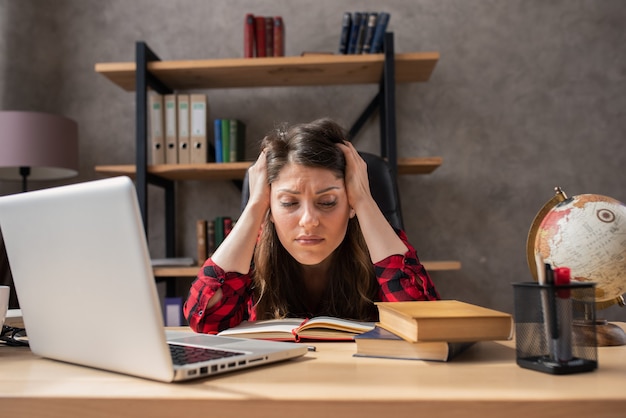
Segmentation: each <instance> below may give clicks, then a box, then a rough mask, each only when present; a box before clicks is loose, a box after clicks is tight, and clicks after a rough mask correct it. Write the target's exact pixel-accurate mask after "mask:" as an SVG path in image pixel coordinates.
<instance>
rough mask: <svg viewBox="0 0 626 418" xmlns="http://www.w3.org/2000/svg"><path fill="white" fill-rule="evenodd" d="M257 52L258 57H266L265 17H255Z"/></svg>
mask: <svg viewBox="0 0 626 418" xmlns="http://www.w3.org/2000/svg"><path fill="white" fill-rule="evenodd" d="M254 34H255V36H256V38H255V41H256V42H255V50H256V56H257V57H265V56H267V55H266V54H265V48H266V46H265V17H263V16H255V17H254Z"/></svg>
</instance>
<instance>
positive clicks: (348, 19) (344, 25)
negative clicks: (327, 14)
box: [339, 12, 352, 54]
mask: <svg viewBox="0 0 626 418" xmlns="http://www.w3.org/2000/svg"><path fill="white" fill-rule="evenodd" d="M351 27H352V14H351V13H350V12H345V13H344V14H343V18H342V19H341V37H340V38H339V53H340V54H347V53H348V43H349V41H350V28H351Z"/></svg>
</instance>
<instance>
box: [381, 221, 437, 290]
mask: <svg viewBox="0 0 626 418" xmlns="http://www.w3.org/2000/svg"><path fill="white" fill-rule="evenodd" d="M397 232H398V236H399V237H400V238H401V239H402V241H403V242H404V243H405V244H406V246H407V248H408V250H407V252H406V253H404V254H403V255H400V254H396V255H391V256H389V257H387V258H385V259H383V260H381V261H379V262H378V263H376V264H374V271H375V274H376V280H378V284H379V285H380V292H379V298H380V300H381V301H383V302H397V301H407V300H436V299H439V298H440V297H439V293H438V292H437V289H436V288H435V285H434V283H433V281H432V280H431V278H430V276H429V275H428V272H427V271H426V269H425V268H424V266H423V265H422V263H420V261H419V258H418V257H417V252H416V251H415V248H414V247H413V246H412V245H411V244H410V243H409V242H408V240H407V237H406V234H405V233H404V231H397Z"/></svg>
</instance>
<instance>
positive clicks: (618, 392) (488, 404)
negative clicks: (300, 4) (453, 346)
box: [0, 341, 626, 418]
mask: <svg viewBox="0 0 626 418" xmlns="http://www.w3.org/2000/svg"><path fill="white" fill-rule="evenodd" d="M316 346H317V352H311V353H309V354H307V355H306V356H304V357H302V358H300V359H297V360H292V361H288V362H284V363H278V364H274V365H269V366H265V367H260V368H257V369H250V370H248V371H242V372H235V373H232V374H226V375H223V376H216V377H213V378H206V379H201V380H197V381H192V382H189V383H171V384H165V383H158V382H153V381H149V380H143V379H139V378H134V377H129V376H124V375H119V374H114V373H109V372H105V371H99V370H93V369H88V368H84V367H79V366H73V365H68V364H64V363H59V362H55V361H51V360H46V359H41V358H38V357H35V356H33V355H32V354H31V353H30V351H29V350H28V349H27V348H26V349H24V348H12V347H3V346H0V412H1V413H2V416H3V417H13V416H28V417H31V416H45V417H72V416H79V417H133V416H147V417H151V418H157V417H167V416H174V415H175V416H178V417H185V418H187V417H194V416H202V417H205V416H206V417H220V418H229V417H238V418H241V417H254V418H258V417H290V418H293V417H294V416H296V417H298V418H305V417H342V418H344V417H346V418H349V417H359V418H363V417H373V416H380V417H389V418H391V417H393V418H396V417H411V418H414V417H417V416H427V415H430V414H433V413H434V415H433V416H442V417H464V418H467V417H487V418H488V417H506V418H516V417H523V418H529V417H535V416H539V417H575V416H576V417H578V416H580V417H589V418H592V417H593V418H597V417H624V416H626V347H603V348H599V353H598V357H599V369H598V370H596V371H594V372H590V373H583V374H576V375H567V376H553V375H548V374H544V373H539V372H535V371H531V370H526V369H522V368H520V367H518V366H517V365H516V364H515V349H514V344H513V343H512V342H510V341H508V342H483V343H479V344H477V345H475V346H474V347H472V348H470V349H469V351H467V352H466V353H464V354H462V355H461V356H460V357H458V358H457V359H456V360H455V361H453V362H450V363H429V362H421V361H402V360H385V359H370V358H355V357H352V354H353V353H354V349H355V347H354V344H353V343H320V344H316ZM103 355H105V354H104V353H103Z"/></svg>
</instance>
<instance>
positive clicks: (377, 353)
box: [354, 327, 474, 361]
mask: <svg viewBox="0 0 626 418" xmlns="http://www.w3.org/2000/svg"><path fill="white" fill-rule="evenodd" d="M354 341H355V342H356V354H355V357H381V358H391V359H402V360H428V361H450V360H452V359H454V358H455V357H456V356H458V355H459V354H461V353H462V352H464V351H465V350H467V349H468V348H469V347H471V346H472V345H474V342H473V341H470V342H447V341H425V342H417V343H413V342H410V341H406V340H404V339H403V338H401V337H399V336H397V335H396V334H394V333H393V332H390V331H387V330H386V329H384V328H381V327H376V328H374V329H373V330H371V331H368V332H365V333H363V334H359V335H356V336H355V337H354Z"/></svg>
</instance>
